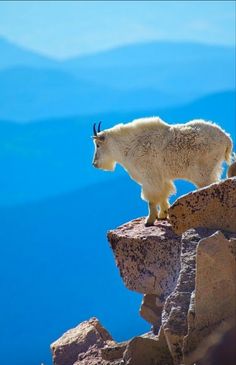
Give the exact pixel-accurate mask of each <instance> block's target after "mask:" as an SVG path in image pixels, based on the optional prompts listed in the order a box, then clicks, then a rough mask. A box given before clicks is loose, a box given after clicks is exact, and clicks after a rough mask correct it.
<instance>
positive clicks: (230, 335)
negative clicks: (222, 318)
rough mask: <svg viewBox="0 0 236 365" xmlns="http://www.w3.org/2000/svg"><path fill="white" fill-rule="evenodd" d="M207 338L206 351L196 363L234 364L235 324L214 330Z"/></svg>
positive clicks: (205, 364)
mask: <svg viewBox="0 0 236 365" xmlns="http://www.w3.org/2000/svg"><path fill="white" fill-rule="evenodd" d="M210 337H211V338H210V339H207V341H206V346H207V352H206V353H205V355H204V356H203V358H202V359H201V360H200V361H199V362H198V364H197V365H212V364H214V365H222V364H227V365H235V360H236V346H235V344H236V325H235V324H234V325H233V326H232V324H231V326H230V328H228V329H227V330H226V331H223V332H220V333H218V332H216V333H214V335H213V336H210Z"/></svg>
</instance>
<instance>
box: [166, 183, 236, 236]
mask: <svg viewBox="0 0 236 365" xmlns="http://www.w3.org/2000/svg"><path fill="white" fill-rule="evenodd" d="M169 219H170V223H171V224H172V227H173V230H174V231H175V232H176V233H177V234H181V233H183V232H185V231H186V230H188V229H189V228H197V227H207V228H214V229H222V230H226V231H230V232H236V178H230V179H226V180H224V181H221V182H219V183H216V184H212V185H209V186H207V187H205V188H202V189H199V190H196V191H194V192H191V193H189V194H186V195H184V196H182V197H180V198H179V199H177V200H176V202H175V203H174V204H173V205H172V206H171V207H170V208H169Z"/></svg>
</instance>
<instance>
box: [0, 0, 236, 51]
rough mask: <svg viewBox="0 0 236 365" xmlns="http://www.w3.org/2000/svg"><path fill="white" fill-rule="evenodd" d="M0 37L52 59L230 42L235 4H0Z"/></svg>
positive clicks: (51, 2) (122, 2) (186, 2)
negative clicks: (131, 46)
mask: <svg viewBox="0 0 236 365" xmlns="http://www.w3.org/2000/svg"><path fill="white" fill-rule="evenodd" d="M0 36H4V37H6V38H8V39H9V40H11V41H13V42H16V43H18V44H20V45H23V46H26V47H28V48H31V49H34V50H36V51H39V52H41V53H44V54H47V55H50V56H52V57H57V58H66V57H71V56H76V55H80V54H84V53H91V52H97V51H99V50H103V49H107V48H112V47H115V46H118V45H124V44H128V43H134V42H139V41H147V40H176V41H188V40H190V41H198V42H204V43H212V44H225V45H233V44H235V2H234V1H1V2H0Z"/></svg>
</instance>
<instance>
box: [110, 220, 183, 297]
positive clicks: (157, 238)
mask: <svg viewBox="0 0 236 365" xmlns="http://www.w3.org/2000/svg"><path fill="white" fill-rule="evenodd" d="M108 240H109V242H110V245H111V248H112V250H113V253H114V256H115V261H116V265H117V266H118V268H119V270H120V275H121V277H122V279H123V281H124V283H125V285H126V287H127V288H128V289H130V290H134V291H137V292H139V293H143V294H154V295H157V296H158V297H161V298H165V297H167V295H169V294H170V293H171V291H172V290H173V289H174V287H175V285H176V282H177V279H178V274H179V269H180V263H179V255H180V242H181V239H180V237H179V236H177V235H176V234H175V233H174V232H173V230H172V228H171V225H170V223H168V222H167V221H159V222H156V224H155V225H154V226H152V227H145V219H144V218H138V219H135V220H133V221H131V222H128V223H126V224H124V225H122V226H120V227H118V228H117V229H115V230H112V231H109V232H108Z"/></svg>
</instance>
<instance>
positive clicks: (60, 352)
mask: <svg viewBox="0 0 236 365" xmlns="http://www.w3.org/2000/svg"><path fill="white" fill-rule="evenodd" d="M113 346H116V343H115V341H113V339H112V337H111V335H110V334H109V333H108V332H107V330H106V329H105V328H104V327H102V325H101V324H100V322H99V321H98V319H97V318H91V319H90V320H89V321H85V322H82V323H80V324H79V325H78V326H77V327H75V328H73V329H71V330H69V331H67V332H66V333H64V335H63V336H62V337H61V338H59V339H58V340H57V341H55V342H54V343H52V344H51V350H52V354H53V363H54V365H79V364H80V365H98V364H100V365H109V364H112V365H113V363H111V362H109V360H107V359H106V358H105V359H103V357H102V353H101V349H102V348H105V347H108V348H113ZM118 355H119V354H118ZM121 355H123V353H122V354H121ZM113 357H114V356H113ZM115 360H117V359H115ZM114 365H116V364H115V362H114Z"/></svg>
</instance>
